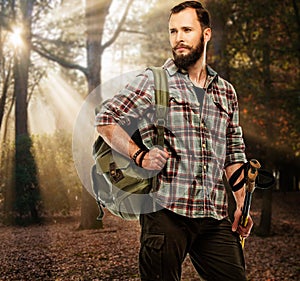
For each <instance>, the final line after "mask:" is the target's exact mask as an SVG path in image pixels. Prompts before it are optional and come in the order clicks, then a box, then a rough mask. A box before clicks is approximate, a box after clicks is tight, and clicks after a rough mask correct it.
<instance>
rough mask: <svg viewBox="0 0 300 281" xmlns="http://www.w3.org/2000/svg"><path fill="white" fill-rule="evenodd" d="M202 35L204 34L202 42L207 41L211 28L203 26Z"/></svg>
mask: <svg viewBox="0 0 300 281" xmlns="http://www.w3.org/2000/svg"><path fill="white" fill-rule="evenodd" d="M203 36H204V42H205V43H207V42H209V40H210V38H211V29H210V28H205V29H204V31H203Z"/></svg>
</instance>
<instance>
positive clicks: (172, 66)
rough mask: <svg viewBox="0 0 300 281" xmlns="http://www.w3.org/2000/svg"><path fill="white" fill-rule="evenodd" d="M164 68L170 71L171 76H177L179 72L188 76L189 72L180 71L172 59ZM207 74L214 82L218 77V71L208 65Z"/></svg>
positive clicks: (168, 60)
mask: <svg viewBox="0 0 300 281" xmlns="http://www.w3.org/2000/svg"><path fill="white" fill-rule="evenodd" d="M163 68H164V69H166V70H167V71H168V73H169V75H170V76H173V75H175V74H176V73H177V72H180V73H183V74H187V72H186V71H185V70H181V69H179V68H178V67H177V66H176V65H175V63H174V60H173V59H171V58H169V59H167V61H166V62H165V63H164V65H163ZM207 74H208V76H211V79H212V80H213V79H214V78H215V77H216V76H217V75H218V73H217V72H216V71H214V70H213V69H212V68H211V67H210V66H209V65H207Z"/></svg>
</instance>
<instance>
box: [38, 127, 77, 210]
mask: <svg viewBox="0 0 300 281" xmlns="http://www.w3.org/2000/svg"><path fill="white" fill-rule="evenodd" d="M33 140H34V144H33V148H34V155H35V159H36V161H37V165H38V179H39V184H40V192H41V199H42V204H43V210H44V212H45V213H46V214H55V213H60V214H64V215H66V214H69V213H70V212H71V211H74V210H77V209H78V208H79V202H80V200H79V199H80V196H81V184H80V181H79V179H78V177H77V174H76V170H75V167H74V163H73V159H72V150H71V149H72V136H71V134H70V133H67V132H64V131H57V132H56V133H55V134H53V135H35V136H34V138H33Z"/></svg>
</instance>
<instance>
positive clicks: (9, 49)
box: [0, 0, 300, 281]
mask: <svg viewBox="0 0 300 281" xmlns="http://www.w3.org/2000/svg"><path fill="white" fill-rule="evenodd" d="M180 2H182V1H178V0H167V1H159V0H126V1H122V0H72V1H71V0H0V147H1V149H0V237H1V241H2V242H3V243H2V245H1V246H0V261H1V263H2V264H3V268H2V269H0V280H136V278H137V277H138V271H137V265H136V264H135V263H137V253H138V249H137V248H138V240H139V233H138V232H139V230H138V223H137V222H124V221H121V220H119V219H118V218H114V217H113V216H111V215H109V214H106V216H105V217H104V220H103V221H99V220H97V219H96V218H97V216H98V212H99V210H98V206H97V204H96V201H95V199H94V197H93V193H92V190H91V181H90V168H91V166H92V164H93V158H92V144H93V142H94V140H95V138H96V132H95V128H94V110H95V108H96V107H97V105H99V104H100V103H101V102H103V101H104V100H105V99H107V98H108V97H111V96H112V95H114V94H116V93H117V91H118V90H119V89H120V88H121V87H123V86H124V85H125V84H126V83H128V82H129V81H130V79H132V78H133V77H134V76H135V75H136V74H137V73H139V72H140V71H142V70H143V69H145V68H146V67H147V66H150V65H155V66H160V65H162V64H163V63H164V62H165V60H166V59H167V58H168V57H171V56H172V52H171V50H170V45H169V33H168V15H169V11H170V9H171V8H172V7H173V6H174V5H175V4H178V3H180ZM202 3H203V4H204V6H205V7H206V8H207V9H208V10H209V11H210V13H211V17H212V40H211V42H210V43H209V46H208V48H209V49H208V53H207V57H208V58H207V61H208V64H209V65H210V66H211V67H212V68H213V69H214V70H216V71H217V72H218V73H219V75H220V76H222V77H223V78H225V79H227V80H229V81H230V82H231V83H232V84H233V85H234V87H235V89H236V91H237V94H238V98H239V110H240V123H241V126H242V127H243V133H244V139H245V143H246V148H247V157H248V159H252V158H255V159H258V160H259V162H260V163H261V164H262V167H263V168H265V169H267V170H269V171H271V172H272V173H273V175H274V176H275V178H276V182H275V184H274V185H273V186H272V188H270V189H268V190H257V191H255V196H254V200H253V209H252V215H253V217H254V218H255V227H254V231H253V237H250V238H249V240H250V241H249V242H248V240H247V242H246V244H247V243H249V245H251V247H252V248H253V249H255V251H252V252H250V251H249V252H248V253H246V258H248V259H249V260H250V265H249V268H248V270H249V280H276V281H277V280H299V279H300V267H299V254H300V249H299V246H298V245H297V243H296V242H297V240H298V241H299V230H300V219H299V217H300V216H299V202H300V195H299V194H300V193H299V191H300V173H299V171H300V84H299V78H300V77H299V74H300V70H299V65H300V13H299V9H300V5H299V2H298V1H296V0H281V1H279V0H275V1H274V0H251V1H250V0H246V1H242V0H203V1H202ZM126 233H127V234H128V240H126V242H124V245H120V244H118V243H117V241H118V240H120V239H122V237H124V235H125V234H126ZM48 236H49V237H48ZM288 237H289V238H288ZM47 239H50V240H51V239H52V242H49V243H48V244H47V242H46V241H47ZM80 239H82V241H81V242H80ZM98 239H99V240H98ZM102 239H103V240H102ZM109 239H111V241H115V242H112V243H113V244H112V245H115V246H114V249H115V251H116V252H113V251H112V252H111V253H110V252H109V249H110V245H109V243H108V245H103V244H102V243H101V240H102V241H109ZM251 239H252V240H251ZM83 240H84V241H85V242H83ZM33 241H35V242H33ZM60 241H61V244H60ZM68 241H70V242H71V241H72V242H74V243H79V244H80V247H78V248H73V249H72V247H71V245H68ZM284 241H288V242H287V243H284ZM265 242H266V243H265ZM97 243H100V244H101V245H98V244H97ZM104 244H105V243H104ZM262 244H266V249H265V251H263V250H262V249H260V247H261V246H260V245H262ZM278 245H279V246H280V248H277V247H279V246H278ZM30 246H32V248H30ZM131 246H132V247H131ZM249 247H250V246H249ZM97 248H99V249H101V250H102V253H103V254H102V253H101V252H99V253H97V250H96V249H97ZM8 249H10V251H9V250H8ZM124 251H129V253H128V255H126V254H124ZM272 251H273V253H272ZM276 251H277V252H276ZM60 252H61V253H62V256H61V257H60V258H59V259H56V257H57V256H58V255H59V254H60ZM291 252H293V254H291ZM104 253H105V254H104ZM255 253H256V254H255ZM257 253H259V255H258V254H257ZM289 254H290V255H291V256H289ZM262 257H265V260H260V259H261V258H262ZM255 258H257V260H255ZM22 259H24V260H22ZM68 259H70V261H69V262H70V263H71V262H73V265H72V266H71V265H70V264H68V261H67V260H68ZM12 260H13V261H14V262H11V261H12ZM266 260H267V261H266ZM48 261H49V262H48ZM56 261H57V262H56ZM85 262H86V266H82V264H84V263H85ZM105 262H106V263H105ZM95 264H98V265H99V266H100V264H101V265H103V266H104V269H103V270H102V269H101V268H97V266H96V265H95ZM133 264H134V265H133ZM251 264H252V265H251ZM263 264H267V265H266V266H267V267H268V268H269V269H268V270H267V269H266V270H264V269H262V267H263ZM279 264H280V266H278V265H279ZM297 264H298V265H297ZM254 265H256V267H255V266H254ZM275 265H276V266H277V269H275ZM186 268H187V269H186V272H185V273H184V274H185V275H184V276H186V277H183V280H198V279H197V278H196V277H195V276H196V275H195V273H194V272H193V271H189V270H190V268H191V265H190V264H189V261H187V264H186ZM9 272H12V273H9ZM83 272H84V273H83ZM184 278H185V279H184Z"/></svg>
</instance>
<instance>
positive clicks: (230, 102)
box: [96, 59, 246, 219]
mask: <svg viewBox="0 0 300 281" xmlns="http://www.w3.org/2000/svg"><path fill="white" fill-rule="evenodd" d="M164 68H165V69H166V70H167V76H168V82H169V93H170V96H169V108H168V115H167V120H166V126H165V135H164V137H165V144H164V146H165V147H166V148H167V150H168V151H169V154H170V158H169V159H168V161H167V164H166V165H165V167H164V169H163V170H162V171H161V172H160V174H159V181H158V182H159V189H158V191H157V193H156V194H155V196H156V198H157V202H158V203H159V204H160V205H162V206H163V207H165V208H167V209H169V210H171V211H173V212H175V213H177V214H180V215H183V216H187V217H193V218H203V217H212V218H215V219H222V218H224V217H226V216H227V215H228V213H227V196H226V189H225V187H224V184H223V181H222V175H223V172H224V168H225V167H226V166H228V165H230V164H234V163H238V162H245V161H246V156H245V153H244V149H245V145H244V141H243V138H242V129H241V127H240V126H239V114H238V101H237V96H236V93H235V90H234V88H233V86H232V85H231V84H230V83H228V82H227V81H225V80H224V79H222V78H221V77H219V76H218V75H217V73H216V72H215V71H213V70H212V69H211V68H210V67H209V66H208V67H207V72H208V78H207V89H206V91H205V95H204V100H203V106H202V107H201V106H200V103H199V101H198V99H197V96H196V93H195V89H194V86H193V83H192V82H191V80H190V79H189V76H188V74H187V73H182V72H180V71H179V70H178V68H177V67H176V66H175V64H174V62H173V60H171V59H169V60H167V61H166V63H165V65H164ZM201 108H202V110H201V112H200V109H201ZM154 115H155V98H154V79H153V74H152V71H151V70H145V71H144V73H142V74H140V75H138V76H137V77H136V78H135V80H134V81H132V82H131V83H130V84H128V85H127V86H126V87H125V88H124V89H123V90H122V91H120V92H119V94H117V95H116V96H114V97H113V98H112V99H111V100H109V101H107V102H106V103H105V105H104V106H103V108H102V110H101V111H100V113H99V114H98V115H97V116H96V125H110V124H115V123H118V124H120V125H132V124H133V123H132V120H138V127H139V130H140V133H141V136H142V139H143V143H144V144H145V145H146V147H148V148H149V149H150V148H151V147H153V142H152V140H153V139H155V136H156V130H155V125H154V123H155V121H154V120H155V116H154Z"/></svg>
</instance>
